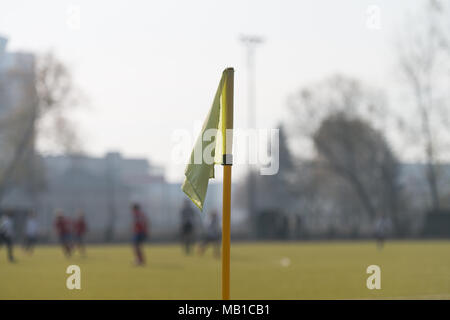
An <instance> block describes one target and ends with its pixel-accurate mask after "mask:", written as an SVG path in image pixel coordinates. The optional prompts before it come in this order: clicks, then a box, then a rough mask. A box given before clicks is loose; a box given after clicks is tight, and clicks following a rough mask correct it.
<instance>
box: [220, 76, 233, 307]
mask: <svg viewBox="0 0 450 320" xmlns="http://www.w3.org/2000/svg"><path fill="white" fill-rule="evenodd" d="M225 85H226V88H225V92H226V95H225V97H224V98H225V108H224V109H225V118H226V126H225V128H226V129H227V130H226V133H225V141H226V143H225V150H224V155H223V163H222V164H223V200H222V201H223V202H222V300H230V220H231V213H230V212H231V165H232V162H233V159H232V142H233V96H234V70H233V69H231V70H230V77H229V78H228V81H226V82H225Z"/></svg>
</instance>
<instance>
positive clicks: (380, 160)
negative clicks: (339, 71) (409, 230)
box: [289, 75, 401, 223]
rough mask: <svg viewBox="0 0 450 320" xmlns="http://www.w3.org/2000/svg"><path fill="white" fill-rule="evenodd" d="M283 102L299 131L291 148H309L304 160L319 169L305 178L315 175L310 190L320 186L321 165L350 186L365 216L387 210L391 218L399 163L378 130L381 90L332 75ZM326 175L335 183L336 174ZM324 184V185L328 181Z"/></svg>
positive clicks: (381, 127) (384, 124)
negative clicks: (313, 185)
mask: <svg viewBox="0 0 450 320" xmlns="http://www.w3.org/2000/svg"><path fill="white" fill-rule="evenodd" d="M289 102H290V107H291V110H292V112H293V115H294V117H293V126H294V127H295V128H297V131H296V132H297V133H299V134H298V135H297V141H298V142H297V143H298V145H299V147H298V148H297V149H298V150H302V152H303V155H302V156H303V158H305V151H306V152H308V153H309V161H310V162H311V164H314V163H315V166H316V167H317V169H316V172H317V173H319V174H320V175H322V178H319V176H318V177H312V180H311V179H310V180H311V181H312V182H314V181H316V182H314V184H315V185H316V186H315V187H314V189H315V190H316V191H314V193H316V194H317V193H318V191H317V190H318V189H321V188H323V187H324V183H323V181H324V179H323V176H324V175H325V174H324V172H323V169H327V170H328V175H329V176H333V175H336V176H339V177H340V178H341V180H342V181H343V182H344V183H346V184H347V185H348V186H349V187H350V189H351V190H353V193H354V196H355V199H354V200H353V202H356V203H358V202H359V203H360V204H361V206H362V208H363V212H365V213H367V216H368V217H369V218H370V219H374V218H375V217H377V216H378V215H382V214H389V215H391V217H392V219H393V220H397V215H398V212H399V209H398V206H399V202H400V199H401V194H400V185H399V182H398V181H399V179H398V178H399V167H398V162H397V160H396V158H395V156H394V154H393V152H392V150H391V148H390V146H389V144H388V142H387V139H386V137H385V136H384V132H386V131H388V130H387V129H388V128H389V125H390V122H389V117H388V109H387V107H386V106H387V103H386V99H385V97H384V94H383V93H382V92H381V91H380V90H377V89H375V88H370V87H368V86H366V85H363V84H362V83H360V82H359V81H358V80H356V79H352V78H348V77H344V76H340V75H337V76H333V77H331V78H329V79H326V80H325V81H323V82H320V83H318V84H317V85H313V86H309V87H306V88H303V89H302V90H301V91H300V92H299V93H298V94H296V95H294V96H292V97H291V98H290V101H289ZM382 133H383V134H382ZM319 180H320V181H319ZM317 181H319V183H317ZM327 181H328V182H327V183H328V184H329V183H331V182H332V183H333V184H335V181H336V180H335V179H328V178H327ZM330 181H331V182H330ZM321 182H322V183H321ZM325 187H326V188H327V190H330V186H329V185H327V186H325ZM303 189H305V188H303ZM335 194H336V196H339V197H347V198H348V196H349V195H348V193H345V192H336V193H335ZM343 201H344V199H339V201H338V202H340V203H342V202H343ZM394 223H395V221H394Z"/></svg>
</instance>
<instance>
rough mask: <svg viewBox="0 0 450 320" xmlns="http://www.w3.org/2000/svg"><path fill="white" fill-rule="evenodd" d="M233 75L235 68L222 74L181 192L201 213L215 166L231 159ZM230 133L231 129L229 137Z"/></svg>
mask: <svg viewBox="0 0 450 320" xmlns="http://www.w3.org/2000/svg"><path fill="white" fill-rule="evenodd" d="M233 74H234V70H233V69H232V68H228V69H226V70H225V71H224V72H223V74H222V79H221V80H220V83H219V87H218V88H217V91H216V95H215V97H214V101H213V103H212V106H211V109H210V110H209V113H208V116H207V117H206V120H205V122H204V123H203V127H202V130H201V132H200V136H199V137H198V138H197V141H196V143H195V146H194V149H193V150H192V153H191V157H190V159H189V163H188V165H187V166H186V170H185V172H184V175H185V176H186V178H185V180H184V183H183V186H182V189H183V191H184V193H186V195H187V196H188V197H189V198H190V199H191V200H192V202H193V203H194V204H195V205H196V206H197V207H199V208H200V210H203V204H204V202H205V197H206V191H207V189H208V182H209V179H211V178H214V165H215V164H223V163H224V160H226V159H224V156H225V155H226V154H229V155H231V145H232V133H231V129H233ZM227 119H228V120H227ZM227 129H230V130H228V133H227ZM227 135H228V136H229V137H228V138H229V141H228V143H227Z"/></svg>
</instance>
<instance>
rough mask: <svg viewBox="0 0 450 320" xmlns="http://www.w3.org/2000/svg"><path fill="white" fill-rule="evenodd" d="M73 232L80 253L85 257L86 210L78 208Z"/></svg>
mask: <svg viewBox="0 0 450 320" xmlns="http://www.w3.org/2000/svg"><path fill="white" fill-rule="evenodd" d="M73 232H74V245H75V246H76V247H78V250H80V253H81V255H82V256H83V257H85V256H86V249H85V245H84V235H85V234H86V232H87V223H86V219H85V217H84V212H83V211H81V210H78V212H77V217H76V218H75V221H74V222H73Z"/></svg>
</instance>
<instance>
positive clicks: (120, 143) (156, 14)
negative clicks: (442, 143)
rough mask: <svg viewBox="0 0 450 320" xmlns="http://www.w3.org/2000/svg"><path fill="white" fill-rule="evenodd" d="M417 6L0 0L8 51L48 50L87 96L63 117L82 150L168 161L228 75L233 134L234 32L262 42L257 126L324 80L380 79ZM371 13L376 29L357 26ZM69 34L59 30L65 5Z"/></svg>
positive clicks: (242, 98) (241, 122) (240, 93)
mask: <svg viewBox="0 0 450 320" xmlns="http://www.w3.org/2000/svg"><path fill="white" fill-rule="evenodd" d="M422 3H423V1H420V0H415V1H411V0H401V1H400V0H397V1H388V0H386V1H380V0H378V1H377V0H372V1H365V0H346V1H335V0H328V1H325V0H320V1H318V0H311V1H284V0H279V1H261V0H260V1H244V0H238V1H235V0H228V1H212V0H203V1H198V0H195V1H173V0H166V1H137V0H132V1H130V0H126V1H125V0H121V1H106V0H105V1H104V0H102V1H100V0H96V1H56V0H53V1H51V0H40V1H31V0H30V1H18V0H6V1H2V2H1V3H0V34H2V35H4V36H7V37H8V38H9V40H10V42H9V49H10V50H31V51H35V52H44V51H47V50H50V49H51V50H53V51H55V53H56V54H57V55H58V56H59V57H60V58H61V59H62V60H63V61H65V62H66V63H67V64H68V65H69V66H70V68H71V70H72V72H73V75H74V79H75V82H76V83H77V85H78V86H79V87H80V88H81V89H82V91H83V92H84V93H85V94H86V95H87V96H88V97H89V105H90V106H89V107H82V108H80V109H79V110H78V111H77V112H76V115H75V119H76V121H77V123H78V124H79V126H80V128H81V136H82V138H83V139H84V148H85V150H86V151H87V152H89V153H92V154H95V155H101V154H103V153H104V152H105V151H107V150H120V151H121V152H123V153H124V154H125V155H126V156H143V157H148V158H149V159H150V160H151V161H152V162H155V163H157V164H161V165H165V166H166V167H167V177H168V178H169V179H170V180H179V179H181V177H182V175H183V169H184V167H183V166H182V165H178V166H177V165H173V164H170V163H168V160H169V159H170V158H171V152H172V146H173V144H172V141H171V137H172V133H173V131H174V130H175V129H187V130H190V131H192V130H193V126H194V123H196V122H197V123H198V122H202V121H203V118H204V117H205V116H206V113H207V110H208V108H209V107H210V104H211V102H212V98H213V95H214V92H215V89H216V87H217V84H218V81H219V78H220V75H221V72H222V70H223V69H224V68H225V67H228V66H233V67H234V68H235V77H236V79H235V95H236V96H235V127H245V126H246V123H247V118H246V117H247V113H246V107H247V104H246V101H247V100H246V98H247V95H246V89H247V88H246V56H245V51H244V48H243V47H242V45H241V44H240V43H239V41H238V38H239V35H241V34H245V33H250V34H257V35H261V36H263V37H265V39H266V42H265V43H264V44H263V45H262V46H261V47H260V48H259V49H258V50H257V54H256V66H257V95H256V96H257V125H258V127H261V128H270V127H273V126H275V125H276V123H277V122H278V121H279V120H280V119H284V118H285V117H286V112H285V111H286V110H285V109H286V99H287V96H288V95H289V94H291V93H292V92H294V91H295V90H297V89H299V88H300V87H301V86H302V85H306V84H308V83H310V82H314V81H318V80H321V79H322V78H324V77H326V76H328V75H331V74H333V73H336V72H342V73H345V74H348V75H352V76H356V77H359V78H362V79H364V80H367V81H370V82H372V83H374V84H376V85H384V84H385V83H386V81H387V79H388V78H391V77H392V72H393V69H392V65H393V63H394V58H393V54H394V52H393V41H394V37H395V34H396V33H397V29H398V28H400V27H401V25H402V23H403V20H404V18H405V16H406V14H407V13H408V12H412V11H415V10H416V9H417V8H418V7H419V6H420V5H422ZM369 5H377V6H379V8H380V9H381V30H371V29H368V28H367V27H366V20H367V8H368V6H369ZM71 7H73V8H79V10H80V28H79V29H73V28H71V27H70V23H69V24H68V21H69V22H70V21H71V20H70V8H71Z"/></svg>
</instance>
